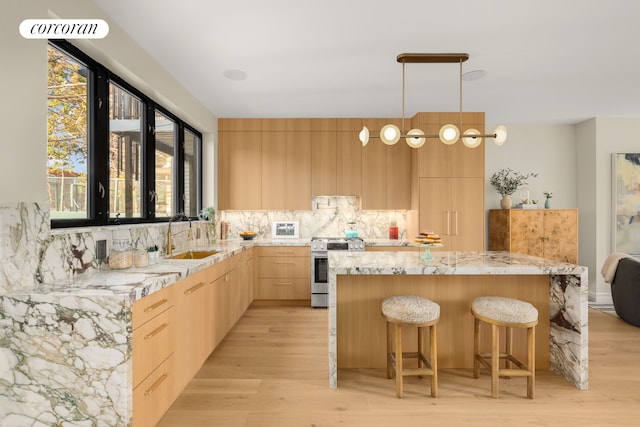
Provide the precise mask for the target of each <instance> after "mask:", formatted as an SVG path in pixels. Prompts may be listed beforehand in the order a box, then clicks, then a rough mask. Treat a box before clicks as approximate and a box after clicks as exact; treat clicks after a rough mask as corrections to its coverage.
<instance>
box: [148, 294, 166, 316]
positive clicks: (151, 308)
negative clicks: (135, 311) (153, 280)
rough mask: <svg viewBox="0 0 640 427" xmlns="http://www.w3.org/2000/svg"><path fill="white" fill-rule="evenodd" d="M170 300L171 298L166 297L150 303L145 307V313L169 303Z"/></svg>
mask: <svg viewBox="0 0 640 427" xmlns="http://www.w3.org/2000/svg"><path fill="white" fill-rule="evenodd" d="M168 302H169V300H168V299H166V298H164V299H161V300H160V301H158V302H157V303H155V304H153V305H150V306H149V307H147V308H145V309H144V312H145V313H148V312H150V311H152V310H155V309H156V308H158V307H160V306H161V305H162V304H166V303H168Z"/></svg>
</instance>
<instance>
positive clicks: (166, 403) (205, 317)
mask: <svg viewBox="0 0 640 427" xmlns="http://www.w3.org/2000/svg"><path fill="white" fill-rule="evenodd" d="M253 275H254V272H253V249H249V250H247V251H243V252H242V253H240V254H238V255H235V256H233V257H231V258H229V259H226V260H224V261H222V262H219V263H217V264H215V265H213V266H211V267H209V268H207V269H206V270H203V271H200V272H198V273H196V274H193V275H191V276H189V277H187V278H185V279H183V280H180V281H179V282H176V283H175V284H173V285H171V286H168V287H167V288H164V289H162V290H160V291H158V292H154V293H153V294H151V295H149V296H147V297H144V298H142V299H140V300H138V301H136V302H135V303H134V304H133V313H132V324H133V334H132V335H133V338H132V343H133V345H132V347H133V373H132V377H133V385H134V386H133V387H134V389H133V426H134V427H146V426H154V425H156V424H157V423H158V421H159V420H160V419H161V418H162V416H163V415H164V413H165V412H166V411H167V409H168V408H169V407H170V406H171V404H172V403H173V402H174V401H175V399H176V398H177V397H178V395H179V394H180V393H181V392H182V390H184V388H185V387H186V385H187V384H188V383H189V381H190V380H191V379H192V378H193V377H194V375H195V374H196V373H197V372H198V370H199V369H200V368H201V367H202V364H203V363H204V362H205V360H206V359H207V358H208V357H209V355H210V354H211V352H212V351H213V350H214V349H215V347H216V346H217V345H218V344H219V343H220V341H222V339H224V337H225V336H226V335H227V333H228V332H229V331H230V330H231V328H233V326H234V325H235V323H236V322H237V321H238V319H239V318H240V317H242V315H243V314H244V312H245V311H246V309H247V307H248V306H249V304H251V300H252V298H253V282H254V281H253V277H254V276H253Z"/></svg>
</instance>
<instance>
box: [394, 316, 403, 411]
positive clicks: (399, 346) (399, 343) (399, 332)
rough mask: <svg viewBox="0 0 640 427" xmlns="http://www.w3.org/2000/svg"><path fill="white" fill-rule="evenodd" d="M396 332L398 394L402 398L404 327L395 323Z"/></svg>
mask: <svg viewBox="0 0 640 427" xmlns="http://www.w3.org/2000/svg"><path fill="white" fill-rule="evenodd" d="M395 332H396V396H398V398H399V399H402V327H401V326H400V325H399V324H397V323H396V324H395Z"/></svg>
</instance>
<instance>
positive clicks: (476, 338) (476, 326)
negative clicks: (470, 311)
mask: <svg viewBox="0 0 640 427" xmlns="http://www.w3.org/2000/svg"><path fill="white" fill-rule="evenodd" d="M479 354H480V320H479V319H478V318H474V320H473V378H479V377H480V363H479V362H478V355H479Z"/></svg>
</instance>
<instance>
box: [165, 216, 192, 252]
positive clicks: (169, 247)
mask: <svg viewBox="0 0 640 427" xmlns="http://www.w3.org/2000/svg"><path fill="white" fill-rule="evenodd" d="M178 220H180V221H189V230H186V231H188V232H189V240H193V232H192V230H191V220H190V219H189V217H188V216H186V215H185V214H184V213H179V214H176V215H174V216H172V217H171V218H169V228H168V229H167V255H171V254H172V253H173V249H174V246H173V243H172V241H171V240H172V236H173V234H171V223H172V222H174V221H178ZM180 233H184V231H180V232H178V233H175V234H180Z"/></svg>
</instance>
